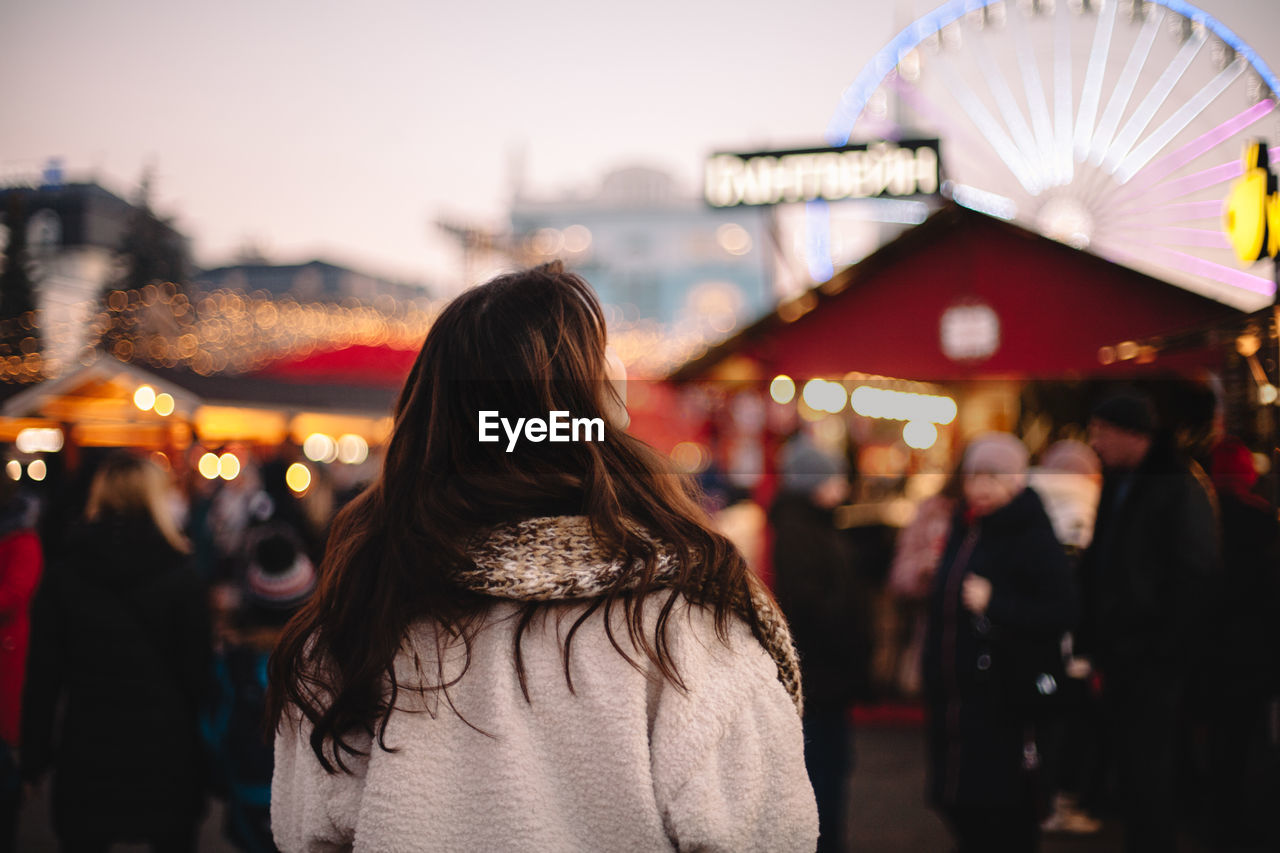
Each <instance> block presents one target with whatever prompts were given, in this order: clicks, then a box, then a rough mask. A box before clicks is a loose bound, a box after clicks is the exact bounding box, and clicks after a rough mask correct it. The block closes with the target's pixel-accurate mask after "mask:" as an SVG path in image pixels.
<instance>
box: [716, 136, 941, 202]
mask: <svg viewBox="0 0 1280 853" xmlns="http://www.w3.org/2000/svg"><path fill="white" fill-rule="evenodd" d="M703 179H704V180H703V197H704V198H705V199H706V202H707V204H709V205H711V206H712V207H737V206H739V205H769V204H786V203H792V202H802V201H818V200H822V201H842V200H844V199H853V198H879V197H882V196H891V197H898V196H914V195H932V194H934V193H936V192H937V191H938V186H939V183H940V178H939V173H938V140H936V139H917V140H902V141H900V142H874V143H868V144H865V145H845V146H843V147H841V148H804V149H795V150H790V151H760V152H757V153H754V154H712V155H711V157H709V158H708V159H707V162H706V165H705V167H704V169H703Z"/></svg>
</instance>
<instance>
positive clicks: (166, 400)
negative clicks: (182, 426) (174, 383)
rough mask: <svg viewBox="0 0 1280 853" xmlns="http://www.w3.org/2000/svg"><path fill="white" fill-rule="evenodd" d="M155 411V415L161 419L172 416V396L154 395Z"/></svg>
mask: <svg viewBox="0 0 1280 853" xmlns="http://www.w3.org/2000/svg"><path fill="white" fill-rule="evenodd" d="M155 409H156V414H157V415H161V416H163V417H168V416H169V415H172V414H173V395H172V394H158V395H156V403H155Z"/></svg>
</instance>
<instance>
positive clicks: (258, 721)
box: [205, 519, 316, 853]
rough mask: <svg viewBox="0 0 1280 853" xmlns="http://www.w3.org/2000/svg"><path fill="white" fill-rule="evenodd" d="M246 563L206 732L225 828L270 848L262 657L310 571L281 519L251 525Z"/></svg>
mask: <svg viewBox="0 0 1280 853" xmlns="http://www.w3.org/2000/svg"><path fill="white" fill-rule="evenodd" d="M245 538H246V546H247V548H246V550H247V552H248V555H247V557H248V563H249V570H248V573H247V575H246V577H245V582H244V584H243V585H242V590H241V603H240V607H239V609H238V611H237V613H236V614H235V624H234V625H233V626H230V627H229V628H228V630H227V631H226V632H225V635H224V636H222V637H221V643H220V648H219V649H218V652H217V654H216V655H215V656H214V681H215V685H216V687H215V689H214V690H213V691H212V696H211V702H210V705H209V707H208V709H207V715H206V716H207V719H206V723H205V726H206V733H205V737H206V740H207V741H208V743H209V746H210V754H211V755H212V757H213V762H214V767H213V768H212V771H213V774H214V777H215V778H216V779H217V782H218V785H217V788H218V789H219V790H220V791H221V793H222V795H223V796H224V797H225V799H226V809H225V812H224V816H225V829H224V831H225V834H226V837H227V839H228V840H230V841H231V843H232V844H234V845H235V846H236V848H237V849H239V850H243V851H245V853H275V852H276V846H275V842H274V841H273V840H272V837H271V774H272V769H273V767H274V752H273V748H272V740H271V738H269V737H268V736H267V733H266V731H265V730H264V728H263V720H264V719H265V717H266V712H267V705H266V697H267V661H268V659H269V657H270V655H271V652H272V650H273V649H274V648H275V645H276V641H277V640H278V639H279V637H280V632H281V630H282V629H283V628H284V625H285V623H286V622H288V621H289V618H290V617H291V616H292V615H293V614H294V613H296V612H297V610H298V608H299V607H301V606H302V605H303V604H304V603H305V602H306V600H307V598H309V597H310V595H311V593H312V591H313V590H314V589H315V585H316V571H315V567H314V566H313V565H312V563H311V560H310V558H309V557H308V556H307V553H306V548H305V545H304V542H303V540H302V537H301V536H300V535H299V534H298V533H297V531H296V530H295V529H294V528H293V525H292V524H290V523H289V522H288V521H285V520H283V519H272V520H269V521H267V522H266V523H264V524H261V525H258V526H256V527H251V528H250V529H249V531H248V533H247V535H246V537H245Z"/></svg>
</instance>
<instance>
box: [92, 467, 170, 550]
mask: <svg viewBox="0 0 1280 853" xmlns="http://www.w3.org/2000/svg"><path fill="white" fill-rule="evenodd" d="M167 493H168V483H167V482H166V479H165V474H164V472H163V471H161V470H160V469H159V468H157V467H156V466H155V465H154V464H152V463H151V462H150V461H148V460H146V459H142V458H140V457H138V456H134V455H133V454H131V453H126V452H119V453H113V454H112V455H111V456H109V457H107V459H106V460H105V461H104V462H103V463H102V466H101V467H100V468H98V470H97V472H96V473H95V474H94V476H93V482H92V484H90V486H89V499H88V501H87V502H86V503H85V509H84V515H85V518H87V519H88V520H89V521H97V520H98V519H100V518H103V517H105V516H118V517H123V518H145V519H147V520H149V521H150V522H151V524H152V525H153V526H154V527H155V529H156V530H157V531H159V533H160V535H161V536H163V537H164V540H165V541H166V542H168V543H169V545H170V547H172V548H173V550H175V551H178V552H180V553H183V554H189V553H190V552H191V543H190V542H189V541H187V538H186V537H185V536H183V535H182V531H181V530H180V529H179V528H178V521H177V519H176V518H174V514H173V510H172V509H171V508H170V506H169V504H168V503H167V497H168V494H167Z"/></svg>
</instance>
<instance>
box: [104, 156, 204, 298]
mask: <svg viewBox="0 0 1280 853" xmlns="http://www.w3.org/2000/svg"><path fill="white" fill-rule="evenodd" d="M189 273H190V263H189V261H188V258H187V247H186V244H185V241H183V239H182V236H181V235H180V234H178V233H177V231H175V230H174V228H173V226H172V225H171V224H170V220H168V219H161V218H160V217H158V216H157V215H156V214H155V213H154V212H153V211H152V210H151V177H150V175H149V174H144V175H143V178H142V182H141V184H140V186H139V190H138V195H137V198H136V199H135V201H134V202H133V211H132V212H131V213H130V216H129V222H128V225H127V226H126V227H125V231H124V234H123V235H122V236H121V238H120V247H119V248H118V249H117V251H116V275H115V276H114V277H113V278H112V279H111V281H110V282H109V283H108V289H109V290H138V289H141V288H143V287H145V286H146V285H148V284H163V283H165V282H173V283H174V284H177V285H178V286H179V287H182V286H183V285H185V284H186V282H187V278H188V276H189Z"/></svg>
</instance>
